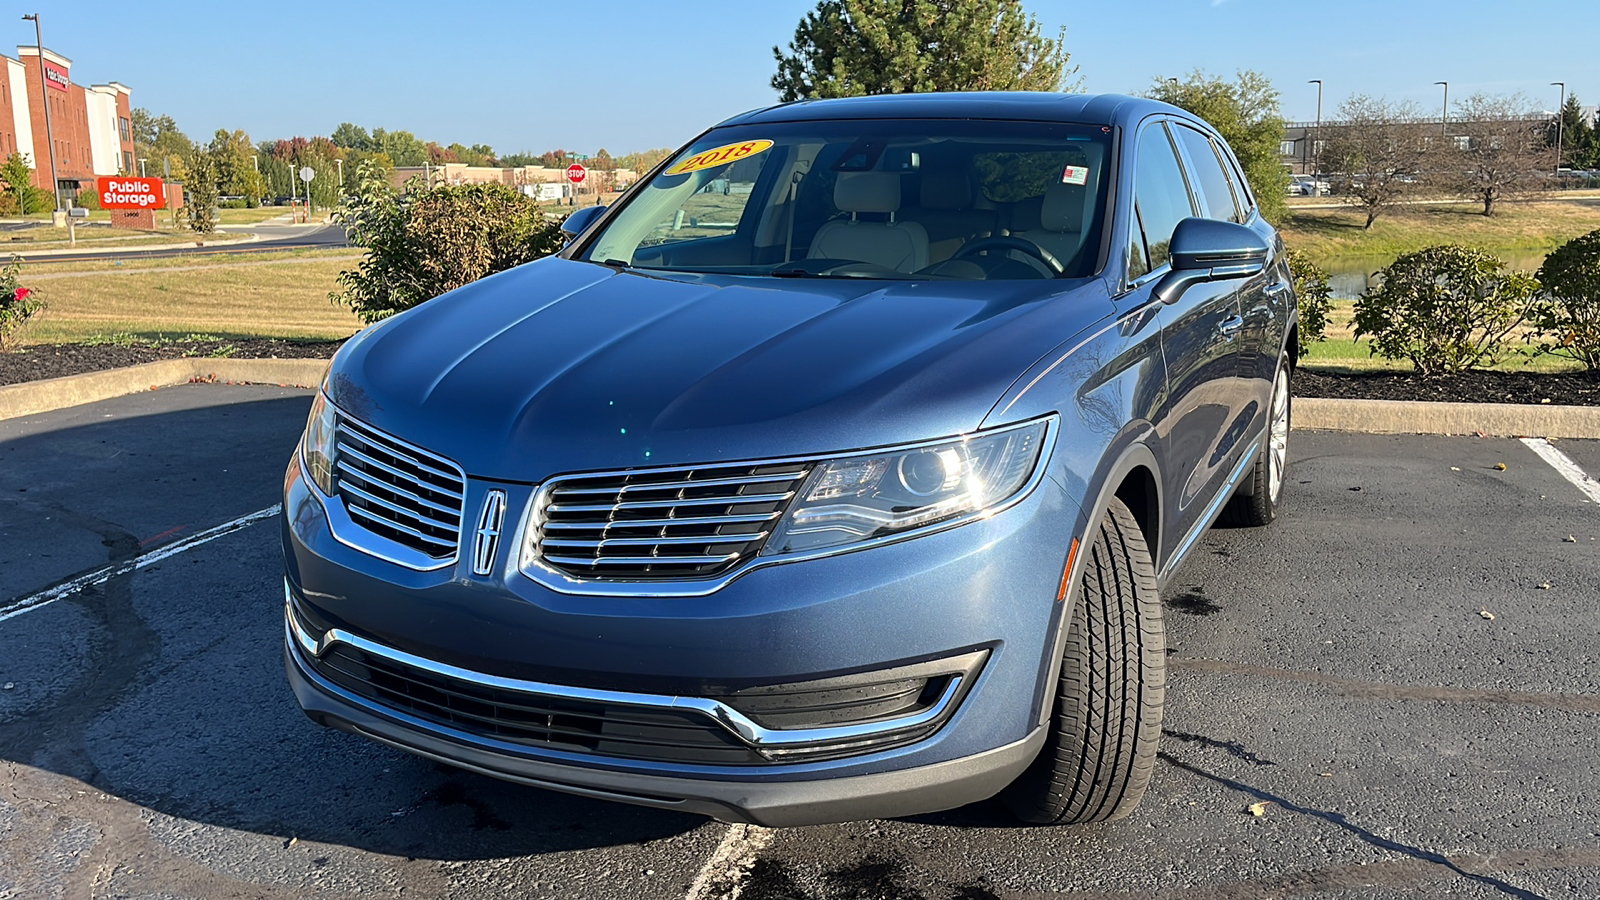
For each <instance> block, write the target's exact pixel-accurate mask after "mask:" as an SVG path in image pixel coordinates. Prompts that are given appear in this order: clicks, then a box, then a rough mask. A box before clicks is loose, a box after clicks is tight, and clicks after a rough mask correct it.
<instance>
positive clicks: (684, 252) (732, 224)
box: [577, 119, 1110, 280]
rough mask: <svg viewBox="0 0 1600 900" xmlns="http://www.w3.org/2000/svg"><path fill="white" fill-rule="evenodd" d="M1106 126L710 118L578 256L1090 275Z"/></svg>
mask: <svg viewBox="0 0 1600 900" xmlns="http://www.w3.org/2000/svg"><path fill="white" fill-rule="evenodd" d="M1109 138H1110V134H1109V130H1108V129H1104V128H1102V127H1100V126H1084V125H1060V124H1050V123H1040V122H990V121H973V120H905V119H900V120H872V121H848V120H841V121H825V122H791V123H779V124H773V125H746V126H740V127H735V128H719V129H714V130H712V131H710V132H708V133H707V134H706V135H704V136H703V137H702V138H701V139H700V140H698V141H696V142H695V143H694V144H693V145H691V146H690V147H689V148H688V149H686V150H684V151H683V152H682V153H680V154H678V156H677V157H675V158H674V159H673V160H672V161H671V162H670V163H668V164H667V165H666V166H665V167H664V168H662V169H661V170H660V171H659V172H658V173H657V174H656V175H655V177H653V178H651V179H650V180H649V181H647V182H645V183H643V184H640V185H638V186H637V187H635V189H634V190H632V191H629V192H628V194H627V196H626V198H625V200H624V205H623V207H622V208H621V209H619V210H617V211H616V212H615V213H614V215H613V216H612V218H611V220H610V221H609V222H608V223H606V225H605V227H604V228H603V229H602V230H601V231H600V232H598V233H597V234H596V235H595V236H594V237H592V238H591V239H590V240H589V242H588V245H587V246H586V247H585V248H583V250H582V252H580V253H579V254H578V257H577V258H579V259H586V260H590V261H593V262H602V263H608V264H611V265H618V264H620V265H627V266H632V267H635V268H642V269H670V270H676V271H686V272H704V273H712V272H718V273H727V274H740V275H767V276H773V277H855V278H887V279H912V278H938V279H967V280H995V279H1030V278H1056V277H1081V276H1087V275H1091V274H1093V272H1094V270H1095V268H1096V262H1097V259H1098V256H1099V250H1100V246H1099V244H1100V233H1101V224H1102V218H1101V217H1102V215H1103V210H1104V209H1105V206H1106V204H1105V196H1106V191H1107V184H1108V180H1109V179H1108V178H1107V172H1106V162H1107V159H1108V153H1107V146H1108V145H1109Z"/></svg>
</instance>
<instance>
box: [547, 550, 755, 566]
mask: <svg viewBox="0 0 1600 900" xmlns="http://www.w3.org/2000/svg"><path fill="white" fill-rule="evenodd" d="M544 558H545V559H547V560H549V561H550V562H553V563H559V564H560V565H563V566H602V565H618V566H648V565H657V564H666V565H669V566H704V565H711V564H712V563H725V562H728V561H729V560H734V559H738V558H739V554H737V553H724V554H721V555H718V556H596V557H594V558H592V559H591V558H588V557H583V556H551V555H549V554H545V557H544Z"/></svg>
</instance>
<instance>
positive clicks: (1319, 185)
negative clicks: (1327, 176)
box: [1289, 175, 1331, 197]
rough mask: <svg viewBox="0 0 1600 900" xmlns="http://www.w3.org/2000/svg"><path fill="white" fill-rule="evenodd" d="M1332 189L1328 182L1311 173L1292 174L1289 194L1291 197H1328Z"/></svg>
mask: <svg viewBox="0 0 1600 900" xmlns="http://www.w3.org/2000/svg"><path fill="white" fill-rule="evenodd" d="M1330 191H1331V186H1330V185H1329V184H1328V182H1326V181H1324V180H1322V179H1321V178H1316V177H1313V176H1311V175H1292V176H1290V177H1289V196H1291V197H1326V196H1328V194H1329V193H1330Z"/></svg>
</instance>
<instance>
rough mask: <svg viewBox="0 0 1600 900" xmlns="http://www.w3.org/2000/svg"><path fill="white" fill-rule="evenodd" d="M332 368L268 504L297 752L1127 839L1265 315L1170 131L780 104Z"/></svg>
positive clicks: (1264, 411)
mask: <svg viewBox="0 0 1600 900" xmlns="http://www.w3.org/2000/svg"><path fill="white" fill-rule="evenodd" d="M566 229H567V231H568V233H569V235H570V237H571V240H570V242H569V244H568V245H567V247H566V248H565V249H564V250H563V251H562V252H560V253H558V254H556V255H555V256H553V257H550V258H547V259H543V260H539V261H537V262H534V263H530V264H528V265H525V266H521V267H519V268H516V269H512V270H510V271H507V272H502V273H500V274H497V275H494V276H492V277H489V278H485V279H483V280H482V281H479V282H476V283H474V284H471V285H468V286H466V287H464V288H461V289H459V290H456V291H452V292H450V293H448V294H445V295H443V296H441V297H438V298H436V299H434V300H431V301H429V302H427V303H424V304H422V305H421V306H418V307H417V308H415V309H412V310H409V311H407V312H404V313H402V314H399V315H396V316H394V317H393V318H390V319H386V320H384V321H382V322H380V323H378V324H376V325H374V326H373V327H371V328H368V329H366V330H365V331H363V332H361V333H360V334H358V335H357V336H355V337H354V338H352V339H351V340H350V341H349V342H348V343H346V344H345V346H344V347H343V348H342V349H341V351H340V352H339V354H338V356H337V357H336V358H335V360H334V361H333V364H332V366H331V368H330V371H329V373H328V377H327V380H326V381H325V383H324V384H323V386H322V388H321V390H320V391H318V393H317V396H316V399H315V402H314V404H313V407H312V411H311V416H310V421H309V422H308V424H307V427H306V433H305V437H304V439H303V441H302V443H301V446H300V448H299V450H298V452H297V454H296V456H295V459H294V460H293V461H292V462H291V463H290V465H289V469H288V473H287V478H286V481H285V486H284V516H283V522H284V531H283V541H284V559H285V580H284V593H285V605H286V608H285V631H286V644H287V646H286V654H287V659H286V663H287V669H288V675H289V681H290V683H291V685H292V686H293V689H294V692H295V694H296V696H297V697H298V699H299V702H300V704H301V705H302V706H303V707H304V709H305V711H306V713H307V714H308V715H310V716H311V718H312V719H314V720H316V721H318V722H321V723H323V724H325V725H330V726H333V727H335V728H339V729H343V730H345V731H349V732H352V733H355V734H359V735H364V736H366V737H369V738H372V739H374V740H377V741H381V742H383V743H385V744H389V745H391V746H394V747H398V748H401V749H403V750H407V751H410V752H412V753H417V754H420V755H422V756H425V757H428V758H431V759H435V760H441V761H444V762H447V763H451V764H454V765H457V766H460V767H463V768H466V769H471V770H473V771H477V772H482V773H486V774H489V775H493V776H497V777H500V778H505V779H510V780H513V781H518V782H522V783H525V784H531V785H537V786H540V787H544V788H549V789H551V790H557V791H566V792H569V793H574V794H581V795H584V796H589V797H598V798H605V799H610V800H618V801H623V802H627V803H637V804H644V805H648V806H655V807H662V808H667V809H679V810H688V811H694V812H700V813H704V814H707V815H711V816H715V817H718V818H721V819H725V820H728V821H737V822H752V823H758V824H762V825H772V826H781V825H798V824H807V823H817V822H827V821H840V820H847V819H858V818H867V817H883V816H898V815H907V814H913V813H922V812H928V811H933V810H939V809H947V808H951V807H955V806H959V805H962V804H966V803H970V802H973V801H977V800H981V799H984V798H988V797H992V796H995V795H997V794H998V795H1000V796H1001V797H1002V798H1003V800H1004V802H1005V803H1006V804H1007V805H1008V806H1009V807H1010V808H1011V809H1012V810H1013V811H1014V812H1015V813H1016V814H1017V815H1018V816H1020V817H1021V818H1022V819H1024V820H1026V821H1029V822H1042V823H1077V822H1091V821H1100V820H1105V819H1110V818H1116V817H1118V816H1122V815H1126V814H1127V813H1128V812H1130V811H1131V810H1132V809H1133V808H1134V806H1135V805H1137V803H1138V802H1139V799H1140V796H1141V795H1142V794H1143V792H1144V790H1145V788H1146V786H1147V784H1148V782H1149V779H1150V773H1151V769H1152V766H1153V764H1154V760H1155V756H1156V749H1157V743H1158V741H1159V738H1160V734H1161V712H1162V700H1163V689H1164V684H1165V680H1164V668H1163V667H1164V658H1165V652H1164V642H1163V629H1162V619H1161V606H1160V602H1159V595H1160V592H1161V590H1162V588H1163V587H1164V586H1165V585H1166V584H1167V583H1168V582H1169V581H1170V580H1171V578H1172V575H1173V572H1174V570H1176V569H1177V567H1178V566H1179V565H1180V564H1181V563H1182V562H1183V560H1184V559H1185V558H1186V557H1187V556H1188V555H1189V553H1190V552H1191V551H1192V550H1193V548H1194V546H1195V544H1196V542H1197V540H1198V539H1199V537H1200V536H1201V535H1202V533H1204V531H1205V530H1206V528H1208V527H1209V526H1210V525H1211V524H1212V522H1213V520H1215V519H1217V518H1218V517H1219V516H1225V517H1228V518H1230V519H1232V520H1234V521H1236V522H1238V523H1241V524H1253V525H1262V524H1266V523H1267V522H1269V521H1271V520H1272V518H1273V517H1274V515H1275V514H1276V510H1277V507H1278V502H1279V494H1280V491H1281V489H1282V485H1283V470H1284V462H1285V453H1286V449H1287V439H1288V435H1289V417H1290V406H1289V404H1290V397H1289V379H1290V376H1291V374H1292V367H1293V364H1294V362H1295V360H1296V359H1297V351H1296V321H1297V320H1296V315H1295V298H1294V293H1293V290H1292V288H1291V282H1290V278H1289V273H1288V270H1287V268H1286V265H1285V263H1284V260H1283V253H1282V244H1281V241H1280V240H1279V239H1278V237H1277V235H1276V233H1275V232H1274V230H1273V229H1272V227H1271V226H1270V225H1269V224H1268V223H1267V222H1265V221H1264V220H1263V219H1262V218H1261V216H1260V215H1259V213H1258V211H1257V206H1256V202H1255V199H1254V197H1253V196H1252V195H1251V192H1250V188H1249V186H1248V185H1247V184H1246V182H1245V180H1244V178H1243V177H1242V174H1241V170H1240V167H1239V163H1238V161H1237V160H1236V159H1235V158H1234V156H1233V154H1232V153H1231V152H1230V150H1229V149H1228V147H1227V146H1226V144H1225V143H1224V142H1223V141H1222V139H1221V138H1220V137H1219V136H1218V135H1217V133H1216V132H1215V131H1214V130H1213V129H1212V128H1210V127H1209V126H1207V125H1206V123H1204V122H1202V121H1200V120H1199V119H1197V118H1195V117H1193V116H1192V115H1190V114H1188V113H1186V112H1184V111H1183V110H1180V109H1177V108H1175V107H1171V106H1167V105H1165V104H1161V103H1158V102H1155V101H1152V100H1146V99H1136V98H1130V97H1121V96H1072V95H1064V94H1027V93H995V94H937V95H930V94H923V95H905V96H889V97H870V98H858V99H843V100H824V101H812V102H800V103H791V104H786V105H781V106H774V107H771V108H769V109H764V110H760V111H757V112H752V113H747V114H744V115H741V116H737V117H735V118H732V119H729V120H728V121H726V122H723V123H722V124H720V125H718V126H716V127H714V128H712V129H710V130H708V131H706V132H705V133H704V134H702V135H700V136H699V137H697V138H695V139H694V140H693V141H691V142H690V143H689V145H688V146H687V147H685V148H684V149H683V150H682V151H681V152H679V153H677V154H676V155H674V156H673V157H672V158H670V159H668V160H667V161H665V162H664V163H663V164H662V165H660V166H659V167H657V168H656V169H655V171H653V172H652V173H651V174H650V175H649V176H648V177H647V178H645V179H643V180H641V181H640V182H639V183H638V184H636V185H635V186H634V187H632V188H631V189H630V190H629V191H628V192H627V193H626V194H624V195H623V196H622V197H621V198H620V200H619V201H618V202H617V203H616V205H614V206H613V207H611V208H609V209H601V208H598V207H597V208H593V209H586V210H580V211H578V212H577V213H575V214H573V216H572V217H571V218H569V219H568V221H567V224H566Z"/></svg>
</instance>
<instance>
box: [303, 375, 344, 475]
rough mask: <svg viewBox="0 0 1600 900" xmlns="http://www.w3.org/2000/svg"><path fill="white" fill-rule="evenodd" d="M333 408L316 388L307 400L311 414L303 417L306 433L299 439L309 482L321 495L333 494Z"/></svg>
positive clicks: (334, 449) (334, 450) (334, 451)
mask: <svg viewBox="0 0 1600 900" xmlns="http://www.w3.org/2000/svg"><path fill="white" fill-rule="evenodd" d="M333 427H334V409H333V404H331V403H329V402H328V398H327V397H326V396H325V395H324V394H323V393H322V392H321V391H317V397H316V399H315V400H312V401H311V416H310V417H309V418H308V419H307V420H306V434H305V437H303V438H301V439H300V459H301V460H302V461H303V462H304V463H305V465H306V471H307V472H309V473H311V482H312V483H313V484H315V485H316V486H317V489H318V490H320V491H322V493H323V494H324V495H325V496H330V497H331V496H333V466H334V462H335V453H336V445H335V443H334V436H333Z"/></svg>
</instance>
